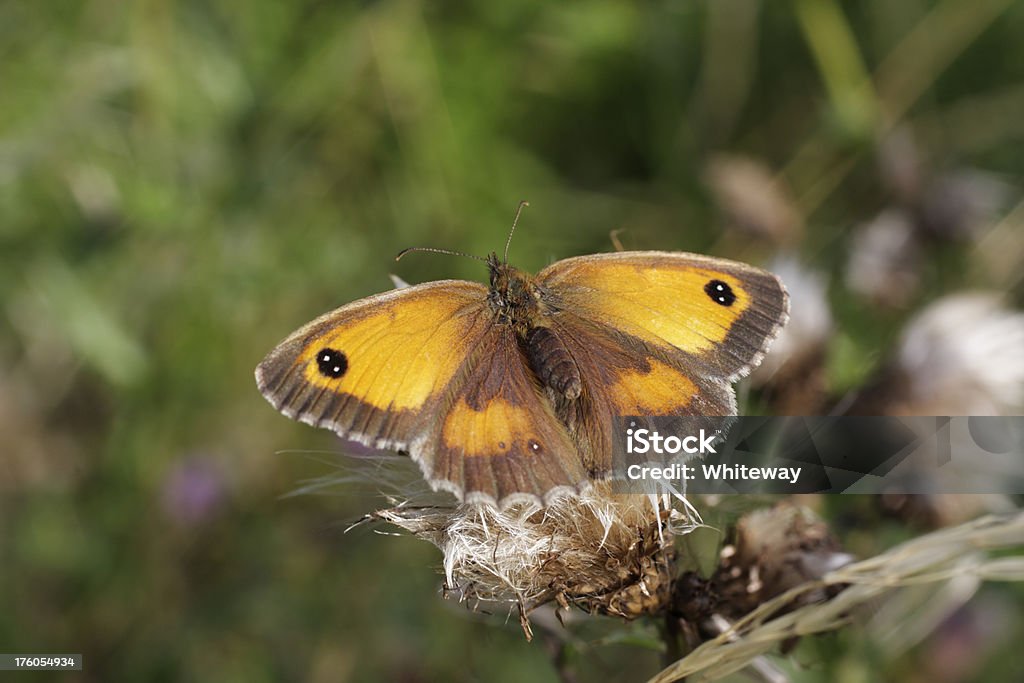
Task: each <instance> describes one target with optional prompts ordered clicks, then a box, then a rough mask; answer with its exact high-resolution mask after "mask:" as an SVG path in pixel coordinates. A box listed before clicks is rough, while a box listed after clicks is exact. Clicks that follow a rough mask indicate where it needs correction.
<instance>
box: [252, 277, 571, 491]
mask: <svg viewBox="0 0 1024 683" xmlns="http://www.w3.org/2000/svg"><path fill="white" fill-rule="evenodd" d="M486 297H487V289H486V288H485V287H483V286H482V285H479V284H477V283H471V282H462V281H454V280H449V281H441V282H431V283H427V284H423V285H418V286H415V287H409V288H405V289H398V290H392V291H390V292H387V293H384V294H379V295H377V296H373V297H369V298H367V299H362V300H360V301H357V302H354V303H352V304H349V305H347V306H343V307H341V308H339V309H337V310H335V311H332V312H330V313H327V314H325V315H323V316H321V317H320V318H317V319H316V320H314V321H313V322H311V323H309V324H308V325H305V326H304V327H302V328H301V329H299V330H298V331H296V332H295V333H293V334H292V335H291V336H290V337H288V338H287V339H285V340H284V341H283V342H281V344H279V345H278V346H277V348H275V349H274V350H273V351H271V353H270V354H269V355H268V356H267V357H266V358H265V359H264V360H263V362H262V363H260V365H259V366H258V367H257V369H256V381H257V384H258V386H259V388H260V391H261V392H262V393H263V394H264V396H265V397H266V398H267V399H268V400H269V401H270V402H271V403H272V404H273V405H274V407H275V408H277V409H278V410H280V411H281V412H283V413H284V414H285V415H287V416H289V417H291V418H294V419H297V420H300V421H302V422H306V423H308V424H311V425H313V426H317V427H325V428H329V429H332V430H333V431H335V432H337V433H338V434H339V435H340V436H342V437H343V438H346V439H350V440H354V441H358V442H360V443H363V444H365V445H368V446H371V447H374V448H381V449H391V450H398V451H405V452H408V453H409V454H410V455H411V456H412V458H413V459H414V460H415V461H416V462H417V463H418V464H419V465H420V467H421V469H422V470H423V472H424V475H425V476H426V477H427V479H428V480H429V481H430V483H431V485H432V486H433V487H434V488H435V489H438V488H441V489H445V490H448V491H451V492H453V493H455V494H456V495H457V496H458V497H459V498H465V499H469V500H478V499H490V500H492V501H503V500H504V499H506V498H508V499H509V500H512V499H515V498H516V495H515V494H521V495H523V496H525V497H534V496H537V497H542V496H544V495H546V494H551V493H553V492H558V491H561V490H563V489H564V488H566V487H575V486H578V485H580V484H581V483H583V482H584V481H585V479H586V476H585V474H584V473H583V471H582V468H581V466H580V459H579V456H578V455H577V454H576V450H575V448H574V446H573V444H572V442H571V441H570V440H569V436H568V434H567V432H566V430H565V428H564V427H563V426H562V425H561V424H559V423H558V421H557V419H556V418H555V416H554V414H553V413H552V411H551V407H550V405H549V404H548V403H547V402H546V400H545V399H544V397H543V395H542V394H541V393H540V389H539V387H538V385H537V383H536V381H535V380H534V379H533V378H532V376H531V375H530V374H529V371H528V369H527V366H526V363H525V361H524V360H523V358H522V355H521V353H520V352H519V349H518V347H517V345H516V341H515V338H514V335H512V333H511V330H510V329H508V328H505V327H500V326H496V325H495V324H494V323H493V317H492V314H491V311H490V309H489V308H488V306H487V303H486ZM510 497H511V498H510Z"/></svg>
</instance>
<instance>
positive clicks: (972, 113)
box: [0, 0, 1024, 681]
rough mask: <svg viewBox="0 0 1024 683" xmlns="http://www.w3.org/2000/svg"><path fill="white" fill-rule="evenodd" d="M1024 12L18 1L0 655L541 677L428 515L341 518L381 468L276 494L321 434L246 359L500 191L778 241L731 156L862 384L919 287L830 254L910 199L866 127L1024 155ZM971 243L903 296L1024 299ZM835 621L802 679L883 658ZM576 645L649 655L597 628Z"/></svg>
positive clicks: (613, 665)
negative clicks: (310, 490) (348, 483)
mask: <svg viewBox="0 0 1024 683" xmlns="http://www.w3.org/2000/svg"><path fill="white" fill-rule="evenodd" d="M1021 35H1024V3H1021V2H1011V1H1009V0H1002V1H1000V0H983V1H981V0H979V1H977V2H975V1H973V0H944V1H941V2H928V1H925V0H908V1H906V2H899V3H892V2H888V1H886V0H864V1H862V2H848V3H841V4H840V3H838V2H836V1H832V0H794V2H789V3H761V2H758V1H757V0H714V1H711V0H701V1H694V2H681V1H676V2H668V3H625V2H615V1H613V0H587V1H586V2H579V3H569V4H563V3H544V2H538V1H536V0H524V1H521V2H513V3H496V2H455V3H420V2H416V1H414V0H376V1H369V0H367V1H366V2H351V3H325V2H309V1H297V2H284V1H281V0H265V1H264V0H261V1H259V2H247V3H243V2H236V1H233V0H219V1H216V2H195V1H185V2H168V1H166V0H149V1H140V2H129V3H123V2H113V1H112V0H87V1H85V2H51V3H27V2H16V1H9V2H4V3H2V4H0V50H2V59H0V83H2V84H3V85H2V92H3V95H2V100H0V102H2V105H0V435H2V440H3V445H2V452H0V496H2V497H0V574H2V578H0V651H4V652H18V651H28V652H63V651H72V652H82V653H84V654H85V657H86V669H85V672H83V673H82V674H81V675H78V676H76V677H70V676H69V677H68V680H89V681H93V680H94V681H106V680H168V681H170V680H218V681H262V680H267V681H270V680H282V679H284V680H312V681H329V680H330V681H336V680H406V681H419V680H466V681H468V680H493V681H515V680H523V679H531V680H554V679H555V673H554V670H553V669H552V667H551V665H550V663H549V660H548V654H547V652H546V651H545V648H544V646H543V644H542V643H540V642H535V643H533V644H528V643H526V642H525V641H524V639H523V637H522V634H521V633H520V632H519V626H518V623H517V622H518V620H517V618H516V617H515V616H514V615H513V616H512V617H511V618H509V619H505V615H504V614H501V615H496V616H493V617H490V618H486V617H477V616H472V615H470V614H468V613H465V614H463V613H460V612H461V611H462V608H461V607H453V605H451V604H450V603H446V602H444V601H442V600H441V599H440V597H439V595H438V589H439V585H440V578H439V576H438V575H437V573H436V570H437V564H438V562H439V556H438V554H437V553H436V551H435V550H434V549H433V548H431V547H428V546H427V545H425V544H422V543H419V542H417V541H415V540H412V539H409V538H398V539H396V538H387V537H384V536H380V535H376V534H373V533H369V531H368V530H366V529H358V530H356V531H354V532H352V533H349V534H347V535H343V533H342V532H343V530H344V529H345V527H347V526H348V524H349V523H350V522H352V521H354V520H356V519H358V518H359V517H360V516H361V515H362V514H363V513H365V512H366V511H368V510H370V509H372V508H373V507H374V506H375V505H379V504H380V503H381V501H380V499H379V498H372V497H368V496H365V495H339V496H332V497H326V496H308V495H307V496H293V497H284V496H285V494H287V493H289V492H291V491H294V490H295V489H296V488H298V487H299V486H300V485H301V482H302V481H305V480H307V479H309V478H315V477H321V476H324V475H327V474H330V473H331V472H332V470H333V468H335V467H336V463H335V462H334V460H333V456H332V455H331V452H332V451H334V450H336V449H337V442H336V441H335V440H334V438H333V437H332V436H331V435H330V434H328V433H326V432H318V431H316V430H312V429H310V428H308V427H306V426H303V425H297V424H293V423H291V422H290V421H288V420H287V419H285V418H284V417H281V416H278V415H277V414H276V413H274V412H273V411H272V409H271V408H270V407H269V406H268V405H267V404H266V403H265V402H264V401H263V399H262V398H261V397H260V396H259V394H258V392H257V391H256V388H255V386H254V383H253V379H252V371H253V368H254V367H255V365H256V363H257V362H258V361H259V359H260V358H261V357H262V356H263V354H265V353H266V352H267V351H268V350H269V349H270V348H272V347H273V345H274V344H275V343H276V342H277V341H278V340H279V339H280V338H282V337H283V336H285V334H287V333H288V332H289V331H291V330H292V329H294V328H295V327H297V326H298V325H299V324H301V323H303V322H305V321H307V320H309V319H311V318H312V317H314V316H315V315H317V314H319V313H321V312H323V311H325V310H328V309H330V308H332V307H334V306H337V305H340V304H342V303H345V302H347V301H350V300H352V299H354V298H357V297H360V296H364V295H367V294H370V293H374V292H377V291H381V290H383V289H386V288H388V287H389V286H390V283H389V281H388V279H387V275H388V273H389V272H397V273H399V274H400V275H401V276H402V277H403V278H405V279H407V280H409V281H411V282H416V281H422V280H427V279H433V278H438V277H463V278H471V279H482V277H483V276H484V273H483V271H482V269H481V268H480V266H479V264H477V263H475V262H472V261H468V260H464V259H452V258H445V257H435V256H429V255H422V256H415V257H412V258H409V259H407V260H404V261H403V262H402V263H401V264H399V265H396V264H395V263H394V262H393V260H392V257H393V255H394V254H395V253H396V252H397V251H398V250H399V249H401V248H404V247H408V246H413V245H429V246H435V247H447V248H454V249H460V250H464V251H468V252H471V253H475V254H483V253H486V252H489V251H492V250H500V248H501V246H502V245H503V243H504V238H505V235H506V233H507V230H508V227H509V225H510V221H511V218H512V213H513V210H514V208H515V205H516V202H517V201H518V200H520V199H528V200H530V202H531V208H530V209H528V210H527V212H526V213H525V214H524V218H523V221H522V224H521V225H520V228H519V231H518V233H517V235H516V239H515V241H514V243H513V245H512V259H513V260H514V261H515V262H516V263H517V264H519V265H521V266H522V267H525V268H529V269H537V268H540V267H542V266H543V265H545V264H546V263H548V262H550V261H551V260H553V259H556V258H561V257H566V256H571V255H576V254H581V253H588V252H594V251H607V250H609V249H610V248H611V241H610V239H609V234H610V232H611V231H612V230H614V229H617V228H625V232H623V233H622V234H621V236H620V237H621V239H622V240H623V242H624V243H625V245H626V247H627V248H651V249H686V250H695V251H706V252H709V253H715V254H717V255H721V256H729V257H734V258H741V259H747V260H751V261H763V260H764V259H765V258H766V257H767V256H768V255H770V253H771V249H770V248H769V247H766V246H765V245H764V244H762V243H759V242H757V241H756V240H749V239H745V238H743V237H742V236H741V235H737V234H736V233H730V232H729V231H728V230H727V229H726V226H725V221H724V219H723V217H722V215H721V213H720V211H719V210H718V208H716V206H715V203H714V201H713V200H712V197H711V195H710V193H709V191H708V188H707V186H706V182H705V175H704V169H705V166H706V164H707V162H708V159H709V157H710V155H711V154H712V153H714V152H733V153H741V154H744V155H748V156H750V157H753V158H756V159H759V160H761V161H762V162H763V163H765V164H766V165H767V166H768V167H770V168H773V169H778V170H779V172H780V174H781V177H782V178H784V180H785V181H786V182H787V183H788V185H789V187H790V188H791V191H792V194H793V197H794V202H795V204H796V206H797V208H798V209H799V210H800V212H801V213H803V214H804V216H805V219H806V221H807V225H808V227H807V229H806V231H805V233H804V234H803V236H802V238H801V239H800V241H799V244H798V245H797V246H798V248H799V250H800V252H801V254H802V256H803V258H804V260H805V261H806V262H808V263H809V264H811V265H812V266H813V267H814V268H816V269H818V270H821V271H823V272H825V273H828V274H830V277H832V285H833V287H832V288H831V289H830V297H831V299H832V302H833V304H834V306H835V311H834V313H835V315H836V317H837V319H838V321H839V327H840V329H841V330H842V336H841V337H840V340H839V342H837V344H838V347H839V348H838V351H837V354H836V356H835V357H834V358H833V363H835V364H837V367H835V368H833V374H834V375H836V376H837V377H840V378H842V379H841V380H840V381H839V384H840V385H844V384H853V383H855V382H856V381H857V379H858V378H862V377H863V376H864V375H865V374H866V373H867V372H868V371H869V370H870V369H871V368H872V367H873V366H874V365H875V364H877V362H878V360H879V358H880V357H881V356H882V355H883V352H884V350H885V348H887V346H888V345H889V344H890V343H891V341H892V340H893V338H894V337H895V334H896V332H897V330H898V326H897V324H898V323H899V322H900V321H901V320H902V319H903V318H904V317H905V316H906V315H907V313H908V311H907V310H906V309H904V310H897V311H895V312H883V313H876V312H875V311H873V310H872V309H871V308H870V307H869V306H867V305H865V304H864V303H863V302H861V301H859V300H857V299H856V298H855V297H853V296H851V295H850V294H849V293H848V292H846V291H844V290H843V288H842V287H841V286H836V285H837V283H839V284H841V281H840V279H839V278H838V276H837V275H835V274H836V273H838V271H840V270H841V265H842V263H843V261H844V258H845V256H846V253H847V250H848V236H849V233H850V230H851V227H852V226H853V225H855V224H856V223H858V222H860V221H864V220H868V219H870V218H871V217H872V216H873V215H874V214H875V213H877V212H878V210H879V209H880V208H881V207H883V206H885V205H886V203H887V202H889V201H891V199H892V197H891V192H890V190H889V189H887V188H886V186H885V184H884V183H883V182H882V181H881V180H880V179H879V172H878V165H877V162H878V160H877V140H878V136H879V132H880V131H882V130H885V129H887V128H889V127H891V126H893V125H895V124H896V123H898V122H901V123H908V124H910V125H912V126H913V127H914V129H915V131H916V133H917V135H918V139H919V141H920V144H921V147H922V148H923V149H924V150H925V157H926V158H927V160H928V162H929V163H931V164H933V165H935V166H936V167H941V166H944V165H946V166H948V165H965V166H966V165H969V166H973V167H979V168H984V169H987V170H988V171H992V172H997V173H999V174H1002V175H1003V176H1004V177H1005V178H1007V179H1008V180H1009V181H1010V182H1011V183H1012V184H1014V185H1015V186H1016V187H1019V185H1020V179H1021V177H1022V175H1024V153H1022V152H1024V149H1022V142H1024V117H1020V115H1019V113H1020V111H1024V85H1022V83H1024V42H1022V41H1021V40H1020V36H1021ZM970 249H971V246H970V245H966V246H964V245H960V246H953V247H950V246H948V245H936V246H934V248H933V249H932V251H930V252H929V258H928V260H927V263H926V264H925V266H924V268H925V272H924V273H923V275H922V277H923V280H924V282H925V283H926V287H924V289H923V291H922V293H921V294H920V295H919V296H918V298H917V300H918V301H927V300H931V299H934V298H935V297H936V296H938V295H939V294H941V293H944V292H949V291H955V290H958V289H961V288H965V287H975V286H985V287H990V288H992V287H994V288H997V289H1008V290H1010V291H1011V292H1012V293H1013V294H1015V295H1016V296H1017V297H1019V296H1020V294H1021V290H1020V280H1019V279H1016V280H1012V281H1007V280H1006V279H1005V278H1003V279H1000V278H999V276H993V275H992V274H991V273H987V272H978V271H976V270H971V269H969V268H965V267H963V265H964V263H965V257H964V255H963V254H964V252H968V251H970ZM285 449H287V452H285V453H283V454H282V453H279V451H282V450H285ZM339 492H340V493H347V494H351V492H350V491H345V490H344V489H341V490H340V491H339ZM1020 597H1021V596H1020V594H1019V593H1017V594H1016V598H1017V599H1019V598H1020ZM1017 604H1018V605H1019V604H1020V603H1019V602H1018V603H1017ZM481 622H486V624H487V626H482V625H481ZM611 627H612V628H610V630H611V631H612V632H620V631H622V628H623V627H621V626H620V625H618V624H615V623H612V624H611ZM636 628H637V629H638V630H637V634H638V635H637V637H638V638H642V637H643V634H644V633H645V631H644V627H642V626H640V627H636ZM1014 628H1016V629H1017V631H1016V633H1018V634H1019V633H1020V624H1019V623H1018V624H1016V626H1015V627H1014ZM630 632H632V631H630ZM1011 633H1012V631H1011ZM622 639H623V640H629V639H628V638H622ZM994 640H995V642H996V643H997V644H998V643H1004V644H1005V639H1001V638H996V637H994ZM823 642H825V643H826V645H828V644H831V645H830V646H826V647H824V649H823V650H821V652H828V653H830V654H829V655H828V656H829V657H830V658H831V659H829V660H828V661H830V662H831V663H830V664H821V663H820V662H816V663H815V664H814V665H813V667H812V670H811V671H804V672H803V673H802V676H803V678H801V680H838V679H842V680H870V679H874V678H875V675H876V674H875V673H872V671H871V669H869V668H865V666H866V665H865V664H864V663H863V662H861V663H860V664H858V663H857V660H855V659H853V658H852V655H850V654H849V653H851V652H852V653H857V652H863V651H864V650H863V648H861V649H856V648H855V645H852V644H850V643H849V641H848V640H844V639H839V640H837V639H836V638H835V637H830V638H829V639H825V640H824V641H823ZM830 648H831V649H830ZM812 652H813V651H812ZM816 656H817V657H823V656H824V655H821V654H820V652H819V654H818V655H816ZM1012 656H1013V653H1009V654H1004V655H1002V657H998V656H994V657H992V658H991V659H990V660H988V663H987V664H985V665H984V666H987V667H989V668H988V669H985V670H983V671H979V672H976V673H977V675H978V678H979V679H982V678H986V675H987V674H986V672H988V675H991V676H994V678H987V679H988V680H1007V679H1006V678H1003V676H1005V675H1007V674H1006V672H1007V671H1008V670H1009V669H1008V667H1011V666H1012V660H1011V659H1010V658H1012ZM576 660H577V661H576V662H575V663H576V664H577V665H578V666H579V668H580V670H581V673H582V675H583V677H584V678H585V679H592V678H595V677H598V678H599V677H604V678H615V677H618V676H627V675H628V676H629V677H631V678H636V677H637V676H638V675H639V672H645V673H653V672H654V671H655V670H656V667H657V662H658V658H657V654H656V653H651V652H649V651H646V650H643V649H639V648H635V647H631V646H629V645H628V644H618V645H608V644H604V643H603V642H602V641H595V643H593V644H592V645H591V646H589V647H582V649H581V650H580V652H579V653H578V654H577V655H576ZM907 661H908V662H910V663H909V664H908V663H897V664H896V665H893V666H896V668H895V669H894V673H892V674H891V675H890V678H893V677H895V678H901V679H903V680H912V679H913V678H914V673H913V671H910V670H908V669H907V668H906V667H909V666H912V665H913V662H914V661H915V660H913V659H908V660H907ZM881 665H882V664H880V663H879V664H878V666H881ZM901 667H903V668H901ZM843 672H845V673H843ZM841 673H842V675H840V674H841ZM52 678H53V677H52V676H50V675H47V674H40V675H38V676H32V675H27V674H26V675H23V676H22V677H21V678H19V680H25V681H31V680H51V679H52Z"/></svg>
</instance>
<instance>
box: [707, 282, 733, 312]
mask: <svg viewBox="0 0 1024 683" xmlns="http://www.w3.org/2000/svg"><path fill="white" fill-rule="evenodd" d="M704 293H705V294H707V295H708V296H709V297H711V300H712V301H714V302H715V303H716V304H720V305H722V306H732V305H733V303H735V302H736V294H735V292H733V291H732V287H730V286H729V285H727V284H726V283H724V282H722V281H721V280H711V281H710V282H708V283H707V284H706V285H704Z"/></svg>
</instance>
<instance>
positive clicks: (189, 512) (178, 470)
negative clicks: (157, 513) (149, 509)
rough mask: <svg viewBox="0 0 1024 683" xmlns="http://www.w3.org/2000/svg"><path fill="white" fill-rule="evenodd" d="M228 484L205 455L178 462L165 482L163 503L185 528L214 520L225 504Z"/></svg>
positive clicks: (166, 513) (219, 470)
mask: <svg viewBox="0 0 1024 683" xmlns="http://www.w3.org/2000/svg"><path fill="white" fill-rule="evenodd" d="M226 494H227V487H226V482H225V480H224V475H223V472H222V471H221V469H220V467H218V466H217V465H216V463H214V462H213V461H212V460H210V459H209V458H208V457H205V456H194V457H191V458H189V459H187V460H182V461H179V462H176V463H175V464H174V465H173V466H172V468H171V470H170V471H169V472H168V473H167V475H166V477H165V478H164V482H163V491H162V496H161V499H162V504H163V509H164V514H165V515H166V516H167V517H168V519H170V520H172V521H173V522H175V523H177V524H180V525H181V526H198V525H200V524H203V523H205V522H208V521H210V519H211V518H213V517H214V516H215V515H216V514H217V513H218V511H219V510H220V508H221V506H222V505H223V503H224V499H225V497H226Z"/></svg>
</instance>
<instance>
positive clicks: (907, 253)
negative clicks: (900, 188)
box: [846, 209, 920, 308]
mask: <svg viewBox="0 0 1024 683" xmlns="http://www.w3.org/2000/svg"><path fill="white" fill-rule="evenodd" d="M919 262H920V254H919V248H918V244H917V241H916V238H915V235H914V224H913V222H912V220H911V218H910V216H908V215H907V214H906V213H904V212H903V211H901V210H898V209H886V210H885V211H883V212H882V213H880V214H879V215H878V216H877V217H876V218H875V219H874V220H872V221H871V222H870V223H867V224H866V225H863V226H861V227H860V229H859V230H858V231H857V233H856V235H855V236H854V239H853V245H852V249H851V251H850V260H849V263H848V264H847V268H846V284H847V286H848V287H849V288H850V289H851V290H852V291H854V292H856V293H857V294H860V295H861V296H864V297H866V298H868V299H870V300H871V301H873V302H875V303H877V304H880V305H883V306H886V307H890V308H899V307H902V306H903V305H905V304H906V303H907V301H909V300H910V298H911V297H912V296H913V295H914V293H915V292H916V291H917V285H918V266H919Z"/></svg>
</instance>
